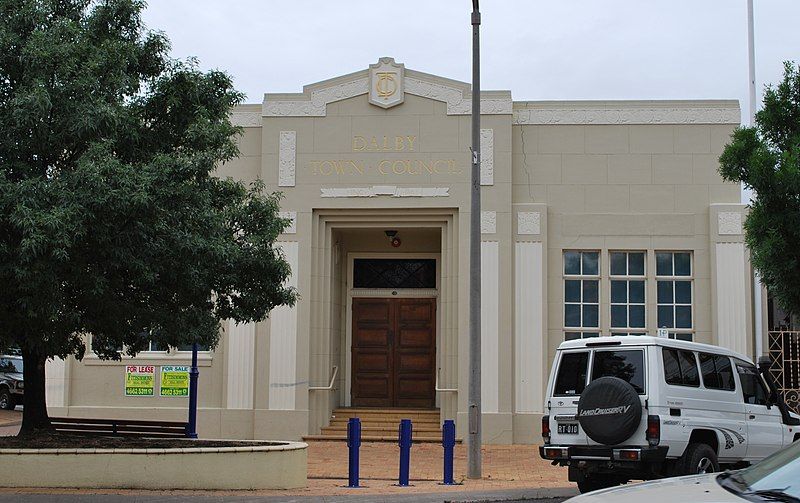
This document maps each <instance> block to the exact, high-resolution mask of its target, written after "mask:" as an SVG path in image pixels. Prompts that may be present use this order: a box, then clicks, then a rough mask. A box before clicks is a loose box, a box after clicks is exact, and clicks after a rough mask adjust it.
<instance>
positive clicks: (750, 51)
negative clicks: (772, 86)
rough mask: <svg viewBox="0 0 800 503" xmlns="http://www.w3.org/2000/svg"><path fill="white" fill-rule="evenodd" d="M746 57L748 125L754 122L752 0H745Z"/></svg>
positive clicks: (754, 81) (754, 58)
mask: <svg viewBox="0 0 800 503" xmlns="http://www.w3.org/2000/svg"><path fill="white" fill-rule="evenodd" d="M747 59H748V64H749V77H750V117H749V119H750V127H752V126H754V125H755V122H756V50H755V40H754V30H753V0H747Z"/></svg>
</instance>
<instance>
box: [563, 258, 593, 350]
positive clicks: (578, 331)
mask: <svg viewBox="0 0 800 503" xmlns="http://www.w3.org/2000/svg"><path fill="white" fill-rule="evenodd" d="M567 253H578V254H579V256H580V274H567V270H566V265H567V263H566V260H565V255H566V254H567ZM584 253H596V254H597V273H596V274H584V272H583V254H584ZM602 259H603V252H602V250H599V249H588V250H576V249H562V250H561V275H562V280H561V327H562V333H563V336H564V340H567V341H569V340H577V339H588V338H593V337H600V335H601V334H602V316H601V311H600V306H601V305H602V302H601V300H602V298H603V295H602V288H601V287H602V271H603V260H602ZM567 281H579V282H580V293H581V298H580V301H579V302H567ZM584 281H595V282H596V283H597V302H584V300H583V282H584ZM567 304H569V305H577V306H579V307H580V312H581V326H578V327H572V326H567ZM584 306H597V326H594V327H587V326H585V325H584V324H583V322H584V320H583V307H584ZM576 335H577V336H576Z"/></svg>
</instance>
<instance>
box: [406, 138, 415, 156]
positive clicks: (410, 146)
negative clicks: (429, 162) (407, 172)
mask: <svg viewBox="0 0 800 503" xmlns="http://www.w3.org/2000/svg"><path fill="white" fill-rule="evenodd" d="M406 138H408V150H409V151H411V152H413V151H414V142H415V141H416V140H417V137H416V136H406Z"/></svg>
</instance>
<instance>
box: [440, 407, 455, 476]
mask: <svg viewBox="0 0 800 503" xmlns="http://www.w3.org/2000/svg"><path fill="white" fill-rule="evenodd" d="M455 445H456V424H455V423H454V422H453V420H452V419H446V420H445V422H444V425H443V426H442V447H444V466H443V467H442V468H443V470H442V484H444V485H447V486H451V485H454V484H455V483H456V482H455V480H453V447H455Z"/></svg>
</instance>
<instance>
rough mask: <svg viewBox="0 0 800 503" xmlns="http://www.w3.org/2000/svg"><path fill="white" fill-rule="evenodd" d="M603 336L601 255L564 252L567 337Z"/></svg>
mask: <svg viewBox="0 0 800 503" xmlns="http://www.w3.org/2000/svg"><path fill="white" fill-rule="evenodd" d="M599 335H600V252H597V251H565V252H564V338H565V339H566V340H572V339H580V338H582V337H597V336H599Z"/></svg>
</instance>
